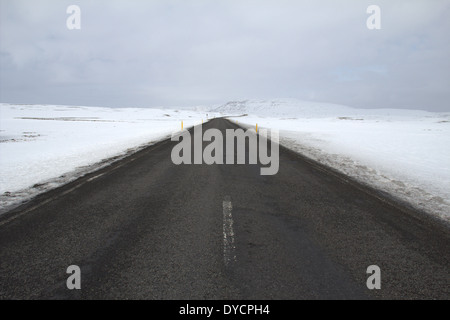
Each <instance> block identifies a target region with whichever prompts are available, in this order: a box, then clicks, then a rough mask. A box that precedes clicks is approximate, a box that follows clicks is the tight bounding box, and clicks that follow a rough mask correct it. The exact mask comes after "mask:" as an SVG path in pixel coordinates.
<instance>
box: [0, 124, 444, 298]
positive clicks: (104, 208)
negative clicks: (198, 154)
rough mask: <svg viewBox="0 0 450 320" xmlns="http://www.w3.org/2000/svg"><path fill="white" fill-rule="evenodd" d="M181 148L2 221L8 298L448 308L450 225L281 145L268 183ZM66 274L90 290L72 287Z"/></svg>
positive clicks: (134, 162) (122, 166)
mask: <svg viewBox="0 0 450 320" xmlns="http://www.w3.org/2000/svg"><path fill="white" fill-rule="evenodd" d="M236 127H237V126H236V125H235V124H234V123H232V122H230V121H227V120H223V119H215V120H212V121H210V122H208V123H206V124H204V125H203V129H207V128H217V129H219V130H221V131H222V132H224V130H225V129H227V128H236ZM175 144H176V142H172V141H170V140H166V141H162V142H160V143H157V144H155V145H153V146H150V147H148V148H146V149H144V150H142V151H140V152H138V153H136V154H134V155H131V156H130V157H128V158H126V159H124V160H121V161H119V162H116V163H114V164H113V165H111V166H109V167H107V168H104V169H102V170H100V171H97V172H94V173H92V174H89V175H87V176H85V177H83V178H81V179H78V180H77V181H74V182H72V183H70V184H68V185H66V186H63V187H61V188H58V189H55V190H52V191H50V192H48V193H46V194H44V195H41V196H39V197H38V198H36V199H34V200H33V201H31V202H30V203H28V204H26V205H24V206H22V207H20V208H17V209H15V210H13V211H11V212H9V213H6V214H4V215H2V216H1V217H0V299H380V298H381V299H449V298H450V289H449V288H450V268H449V266H450V264H449V263H450V250H449V249H450V232H449V227H448V226H447V225H444V224H443V223H440V222H439V221H436V220H434V219H432V218H429V217H428V216H426V215H424V214H422V213H420V212H415V211H413V210H411V209H408V208H406V207H402V206H401V205H398V204H393V203H391V201H386V200H384V199H383V198H382V197H381V196H380V194H378V193H376V192H374V191H372V190H370V189H367V188H365V187H363V186H360V185H358V184H356V183H354V182H352V181H349V180H346V179H345V178H344V177H342V176H340V175H339V174H336V173H334V172H332V171H330V170H328V169H327V168H324V167H322V166H320V165H318V164H316V163H314V162H312V161H310V160H308V159H306V158H304V157H302V156H300V155H297V154H296V153H294V152H291V151H289V150H286V149H284V148H280V168H279V172H278V174H276V175H273V176H261V175H260V165H205V164H202V165H178V166H177V165H174V164H173V163H172V161H171V156H170V155H171V151H172V148H173V146H174V145H175ZM205 145H206V143H205ZM70 265H77V266H79V267H80V268H81V290H69V289H67V287H66V279H67V278H68V276H69V275H68V274H67V273H66V269H67V267H68V266H70ZM370 265H377V266H379V267H380V270H381V289H380V290H369V289H368V288H367V286H366V280H367V278H368V277H369V274H367V273H366V270H367V267H368V266H370Z"/></svg>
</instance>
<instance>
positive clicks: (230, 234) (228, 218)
mask: <svg viewBox="0 0 450 320" xmlns="http://www.w3.org/2000/svg"><path fill="white" fill-rule="evenodd" d="M222 207H223V261H224V263H225V266H229V265H230V264H231V263H233V262H235V261H236V253H235V250H236V246H235V242H234V230H233V216H232V214H231V212H232V210H233V206H232V204H231V199H230V197H229V196H226V197H225V199H224V200H223V203H222Z"/></svg>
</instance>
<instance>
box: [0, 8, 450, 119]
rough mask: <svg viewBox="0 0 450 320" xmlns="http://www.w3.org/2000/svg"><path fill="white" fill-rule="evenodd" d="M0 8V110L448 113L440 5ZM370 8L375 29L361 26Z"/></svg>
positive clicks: (449, 71) (448, 58) (447, 24)
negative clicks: (303, 108) (251, 105)
mask: <svg viewBox="0 0 450 320" xmlns="http://www.w3.org/2000/svg"><path fill="white" fill-rule="evenodd" d="M0 2H1V8H0V12H1V13H0V35H1V38H0V59H1V70H0V72H1V73H0V81H1V82H0V101H1V102H11V103H45V104H69V105H96V106H122V107H126V106H143V107H145V106H194V105H210V104H221V103H225V102H227V101H230V100H237V99H239V100H242V99H271V98H297V99H301V100H314V101H323V102H333V103H339V104H345V105H349V106H353V107H363V108H413V109H425V110H432V111H450V90H449V88H450V41H449V39H450V19H449V17H450V0H432V1H428V0H417V1H415V0H388V1H379V0H371V1H365V0H354V1H352V0H340V1H339V0H330V1H328V0H314V1H301V0H296V1H288V0H270V1H269V0H267V1H266V0H254V1H249V0H179V1H171V0H148V1H144V0H134V1H132V0H120V1H113V0H105V1H103V0H86V1H75V0H71V1H65V0H48V1H46V0H24V1H22V0H0ZM72 4H75V5H78V6H79V7H80V8H81V29H80V30H69V29H68V28H67V27H66V20H67V18H68V17H69V14H67V13H66V9H67V7H68V6H69V5H72ZM371 4H376V5H379V7H380V8H381V30H369V29H368V28H367V26H366V20H367V18H368V17H369V16H370V14H367V13H366V9H367V7H368V6H369V5H371Z"/></svg>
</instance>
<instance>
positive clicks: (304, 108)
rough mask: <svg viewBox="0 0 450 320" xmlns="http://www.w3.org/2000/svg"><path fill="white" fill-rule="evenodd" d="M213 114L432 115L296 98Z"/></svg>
mask: <svg viewBox="0 0 450 320" xmlns="http://www.w3.org/2000/svg"><path fill="white" fill-rule="evenodd" d="M211 111H214V112H220V113H223V114H226V115H242V114H249V115H255V116H260V117H279V118H286V117H289V118H330V117H356V116H358V115H364V116H381V115H385V116H403V117H418V116H419V117H420V116H427V115H433V113H429V112H426V111H420V110H404V109H356V108H351V107H348V106H344V105H340V104H332V103H322V102H314V101H302V100H296V99H275V100H243V101H230V102H228V103H226V104H224V105H221V106H219V107H216V108H213V109H212V110H211Z"/></svg>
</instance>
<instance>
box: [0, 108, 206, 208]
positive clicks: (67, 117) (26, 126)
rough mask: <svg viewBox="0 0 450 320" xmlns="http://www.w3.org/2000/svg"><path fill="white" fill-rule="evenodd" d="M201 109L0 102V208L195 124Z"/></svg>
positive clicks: (200, 119) (203, 115)
mask: <svg viewBox="0 0 450 320" xmlns="http://www.w3.org/2000/svg"><path fill="white" fill-rule="evenodd" d="M205 117H206V113H205V112H200V111H198V112H196V111H189V110H183V109H180V110H175V109H148V108H120V109H119V108H97V107H71V106H54V105H11V104H5V103H2V104H0V213H1V211H2V209H5V208H7V207H9V206H10V205H13V204H16V203H18V202H20V201H23V200H26V199H28V198H30V197H32V196H34V195H36V194H38V193H40V192H42V191H45V190H48V189H50V188H53V187H55V186H58V185H61V184H63V183H67V182H68V181H71V180H73V179H75V178H77V177H79V176H81V175H83V174H86V173H87V172H89V171H92V170H93V169H94V168H99V167H101V166H102V165H106V164H107V163H108V159H110V160H111V158H113V157H119V158H120V157H121V156H124V155H125V154H127V152H130V151H133V150H137V149H139V148H141V147H143V146H145V145H148V144H151V143H154V142H156V141H158V140H161V139H164V138H167V137H169V136H170V135H171V134H172V132H175V131H177V130H180V128H181V121H183V124H184V127H189V126H192V125H195V124H199V123H201V121H202V118H203V119H205Z"/></svg>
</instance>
